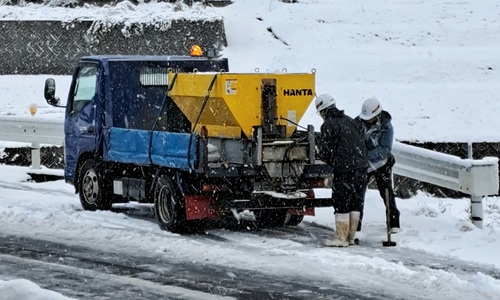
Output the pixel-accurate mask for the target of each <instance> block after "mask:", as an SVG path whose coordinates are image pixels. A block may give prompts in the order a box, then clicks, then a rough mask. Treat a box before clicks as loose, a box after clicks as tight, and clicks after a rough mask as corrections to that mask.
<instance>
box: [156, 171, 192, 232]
mask: <svg viewBox="0 0 500 300" xmlns="http://www.w3.org/2000/svg"><path fill="white" fill-rule="evenodd" d="M154 200H155V204H154V208H155V216H156V220H157V221H158V225H159V226H160V228H161V229H162V230H168V231H170V232H175V233H182V232H187V231H188V228H187V220H186V210H185V208H184V205H183V204H184V197H182V195H181V193H180V191H179V189H178V188H177V186H176V185H175V184H174V182H173V181H172V179H170V178H169V177H168V176H166V175H161V176H160V177H158V180H157V181H156V187H155V193H154Z"/></svg>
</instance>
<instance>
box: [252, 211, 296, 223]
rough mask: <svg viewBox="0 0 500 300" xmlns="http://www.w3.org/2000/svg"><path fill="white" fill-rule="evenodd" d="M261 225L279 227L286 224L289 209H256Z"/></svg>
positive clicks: (255, 212) (258, 221)
mask: <svg viewBox="0 0 500 300" xmlns="http://www.w3.org/2000/svg"><path fill="white" fill-rule="evenodd" d="M254 214H255V218H256V220H257V226H259V227H279V226H283V225H285V219H286V215H287V214H288V210H287V209H262V210H257V211H254Z"/></svg>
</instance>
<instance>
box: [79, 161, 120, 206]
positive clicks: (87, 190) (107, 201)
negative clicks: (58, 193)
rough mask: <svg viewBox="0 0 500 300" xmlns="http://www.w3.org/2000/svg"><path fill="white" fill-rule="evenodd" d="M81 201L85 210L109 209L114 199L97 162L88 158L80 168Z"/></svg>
mask: <svg viewBox="0 0 500 300" xmlns="http://www.w3.org/2000/svg"><path fill="white" fill-rule="evenodd" d="M78 180H79V182H78V189H79V195H80V202H81V204H82V207H83V209H85V210H92V211H94V210H97V209H100V210H109V209H111V205H112V204H113V201H112V199H111V195H110V193H109V192H110V189H109V188H107V187H106V186H105V184H104V179H103V178H102V177H101V176H100V175H99V172H97V168H96V166H95V162H94V161H93V160H91V159H89V160H86V161H85V162H84V163H83V165H82V167H81V168H80V173H79V176H78Z"/></svg>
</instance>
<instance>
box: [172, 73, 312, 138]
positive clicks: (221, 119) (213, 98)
mask: <svg viewBox="0 0 500 300" xmlns="http://www.w3.org/2000/svg"><path fill="white" fill-rule="evenodd" d="M174 78H175V79H174ZM168 81H169V82H168V84H169V86H171V91H170V97H171V98H172V99H173V101H174V102H175V104H176V105H177V106H178V107H179V108H180V110H181V111H182V112H183V113H184V115H185V116H186V117H187V118H188V119H189V121H190V122H191V124H192V126H193V127H194V128H192V129H193V131H195V132H200V129H201V126H205V127H206V128H207V129H208V135H209V136H213V137H227V138H241V137H242V135H243V136H245V137H247V138H249V137H251V136H252V130H253V126H262V125H269V124H270V122H271V123H272V124H273V125H285V126H286V137H290V136H291V135H292V133H293V132H294V130H295V128H296V125H295V124H294V123H299V122H300V120H301V118H302V116H303V115H304V113H305V111H306V110H307V108H308V107H309V105H310V104H311V101H312V100H313V98H314V95H315V91H314V87H315V80H314V73H310V74H306V73H296V74H293V73H276V74H273V73H267V74H266V73H262V74H261V73H254V74H247V73H177V74H174V73H169V75H168ZM210 87H211V90H210V91H209V89H210ZM263 90H265V91H266V92H265V93H263ZM269 90H272V91H273V92H272V93H271V96H269V95H270V94H269V93H268V91H269ZM269 115H271V116H272V117H271V118H270V117H269ZM288 120H289V121H291V122H289V121H288ZM292 122H293V123H292Z"/></svg>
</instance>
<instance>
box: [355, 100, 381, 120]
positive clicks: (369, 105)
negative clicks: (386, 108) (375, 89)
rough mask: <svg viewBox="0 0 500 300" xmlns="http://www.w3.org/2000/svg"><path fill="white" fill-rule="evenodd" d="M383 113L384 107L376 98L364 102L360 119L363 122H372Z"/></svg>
mask: <svg viewBox="0 0 500 300" xmlns="http://www.w3.org/2000/svg"><path fill="white" fill-rule="evenodd" d="M381 111H382V105H380V102H379V101H378V100H377V99H375V98H368V99H366V100H365V102H363V106H362V107H361V113H360V114H359V117H360V118H361V119H363V120H370V119H372V118H374V117H376V116H377V115H378V114H379V113H380V112H381Z"/></svg>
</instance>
